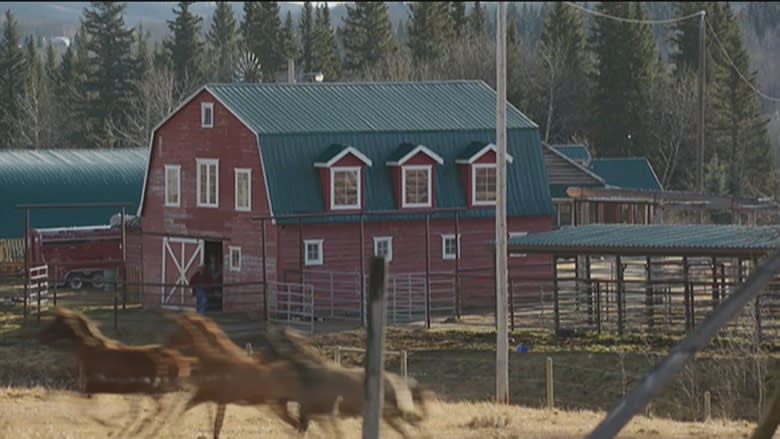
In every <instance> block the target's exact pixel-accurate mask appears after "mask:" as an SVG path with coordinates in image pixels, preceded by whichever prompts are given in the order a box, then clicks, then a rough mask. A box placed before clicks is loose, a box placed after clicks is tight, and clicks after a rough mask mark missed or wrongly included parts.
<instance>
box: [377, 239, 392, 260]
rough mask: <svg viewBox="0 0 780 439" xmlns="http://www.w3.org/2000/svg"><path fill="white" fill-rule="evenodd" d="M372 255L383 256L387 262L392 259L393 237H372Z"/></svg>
mask: <svg viewBox="0 0 780 439" xmlns="http://www.w3.org/2000/svg"><path fill="white" fill-rule="evenodd" d="M374 256H384V257H385V259H386V260H387V262H390V261H392V260H393V237H392V236H375V237H374Z"/></svg>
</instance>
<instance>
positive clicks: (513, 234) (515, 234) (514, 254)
mask: <svg viewBox="0 0 780 439" xmlns="http://www.w3.org/2000/svg"><path fill="white" fill-rule="evenodd" d="M527 234H528V232H510V233H509V239H512V238H519V237H521V236H525V235H527ZM526 256H528V255H526V254H525V253H517V252H509V257H510V258H524V257H526Z"/></svg>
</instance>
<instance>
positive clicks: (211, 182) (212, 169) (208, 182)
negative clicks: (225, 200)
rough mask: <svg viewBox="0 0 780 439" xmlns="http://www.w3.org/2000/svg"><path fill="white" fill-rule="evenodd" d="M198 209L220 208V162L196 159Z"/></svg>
mask: <svg viewBox="0 0 780 439" xmlns="http://www.w3.org/2000/svg"><path fill="white" fill-rule="evenodd" d="M195 165H196V167H197V170H196V172H195V173H196V174H197V175H196V176H195V177H196V182H197V185H198V186H197V188H196V189H197V192H196V193H197V203H196V205H197V206H198V207H219V184H218V181H219V160H218V159H195Z"/></svg>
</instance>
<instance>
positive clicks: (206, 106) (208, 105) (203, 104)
mask: <svg viewBox="0 0 780 439" xmlns="http://www.w3.org/2000/svg"><path fill="white" fill-rule="evenodd" d="M206 109H209V110H211V121H210V122H211V123H209V124H206V123H203V116H204V115H205V114H206ZM200 127H201V128H214V103H213V102H201V104H200Z"/></svg>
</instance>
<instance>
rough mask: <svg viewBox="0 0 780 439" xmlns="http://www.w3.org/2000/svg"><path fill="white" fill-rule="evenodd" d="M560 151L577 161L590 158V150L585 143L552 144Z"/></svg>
mask: <svg viewBox="0 0 780 439" xmlns="http://www.w3.org/2000/svg"><path fill="white" fill-rule="evenodd" d="M550 146H552V147H553V148H555V149H556V150H557V151H558V152H560V153H561V154H563V155H565V156H566V157H568V158H570V159H571V160H575V161H586V160H588V159H590V152H588V148H586V147H585V145H550Z"/></svg>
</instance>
